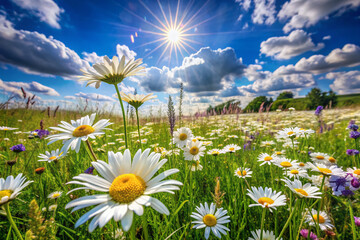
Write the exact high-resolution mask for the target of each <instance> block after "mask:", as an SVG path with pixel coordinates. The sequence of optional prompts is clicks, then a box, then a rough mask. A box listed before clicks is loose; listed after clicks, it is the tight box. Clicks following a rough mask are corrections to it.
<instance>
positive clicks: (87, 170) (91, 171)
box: [84, 167, 95, 174]
mask: <svg viewBox="0 0 360 240" xmlns="http://www.w3.org/2000/svg"><path fill="white" fill-rule="evenodd" d="M94 169H95V168H94V167H88V168H87V169H86V170H85V171H84V173H87V174H93V172H94Z"/></svg>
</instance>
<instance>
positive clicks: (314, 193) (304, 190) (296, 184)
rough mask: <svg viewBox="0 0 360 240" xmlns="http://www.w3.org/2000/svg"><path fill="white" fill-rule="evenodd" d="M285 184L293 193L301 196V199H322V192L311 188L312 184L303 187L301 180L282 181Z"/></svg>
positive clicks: (286, 179)
mask: <svg viewBox="0 0 360 240" xmlns="http://www.w3.org/2000/svg"><path fill="white" fill-rule="evenodd" d="M282 181H284V182H285V184H286V186H287V187H288V188H290V190H291V191H293V192H294V193H296V194H297V195H299V196H300V197H305V198H321V194H322V193H321V192H319V188H318V187H313V186H311V184H310V183H306V184H305V185H303V184H302V183H301V182H300V181H299V180H297V179H295V180H294V181H291V180H289V179H288V178H285V179H282Z"/></svg>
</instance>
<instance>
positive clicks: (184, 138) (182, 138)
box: [179, 133, 187, 141]
mask: <svg viewBox="0 0 360 240" xmlns="http://www.w3.org/2000/svg"><path fill="white" fill-rule="evenodd" d="M179 139H180V140H181V141H185V140H186V139H187V135H186V134H185V133H180V136H179Z"/></svg>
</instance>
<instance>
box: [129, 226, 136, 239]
mask: <svg viewBox="0 0 360 240" xmlns="http://www.w3.org/2000/svg"><path fill="white" fill-rule="evenodd" d="M130 239H131V240H136V228H135V222H133V223H132V226H131V228H130Z"/></svg>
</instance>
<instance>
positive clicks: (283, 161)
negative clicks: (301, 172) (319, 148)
mask: <svg viewBox="0 0 360 240" xmlns="http://www.w3.org/2000/svg"><path fill="white" fill-rule="evenodd" d="M273 163H274V164H275V165H276V166H278V167H280V168H285V169H288V168H293V167H297V166H298V163H297V161H296V160H291V159H288V158H284V157H278V158H275V159H274V161H273Z"/></svg>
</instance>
